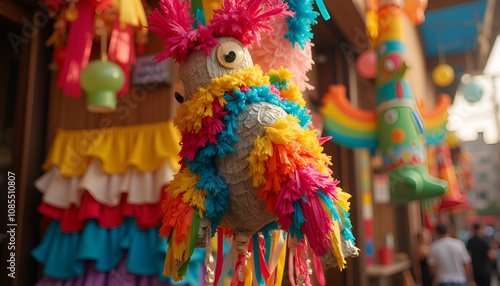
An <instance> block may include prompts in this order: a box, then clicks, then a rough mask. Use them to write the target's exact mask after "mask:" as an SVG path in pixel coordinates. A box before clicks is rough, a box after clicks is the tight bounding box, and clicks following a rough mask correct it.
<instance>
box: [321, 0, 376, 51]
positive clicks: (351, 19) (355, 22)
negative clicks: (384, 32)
mask: <svg viewBox="0 0 500 286" xmlns="http://www.w3.org/2000/svg"><path fill="white" fill-rule="evenodd" d="M325 5H326V7H327V9H328V11H329V12H330V15H331V17H332V19H330V20H329V21H328V22H330V21H332V22H334V23H335V24H336V25H337V26H338V27H339V29H340V31H341V32H342V35H343V36H344V38H345V39H346V41H347V42H348V44H349V45H351V46H352V48H353V49H354V50H356V51H358V52H361V51H364V50H366V49H367V48H368V47H369V43H368V37H367V36H366V34H365V31H366V25H365V21H364V17H365V16H364V13H362V12H361V11H360V10H359V9H358V8H357V7H356V5H355V4H354V1H325ZM328 22H327V23H328Z"/></svg>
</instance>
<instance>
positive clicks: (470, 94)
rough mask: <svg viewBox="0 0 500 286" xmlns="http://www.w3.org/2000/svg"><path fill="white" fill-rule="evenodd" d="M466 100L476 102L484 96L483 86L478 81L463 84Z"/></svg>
mask: <svg viewBox="0 0 500 286" xmlns="http://www.w3.org/2000/svg"><path fill="white" fill-rule="evenodd" d="M462 93H463V94H464V98H465V100H467V101H468V102H470V103H476V102H478V101H479V100H480V99H481V98H482V97H483V88H482V87H481V86H480V85H479V84H477V83H473V82H471V83H468V84H465V85H463V86H462Z"/></svg>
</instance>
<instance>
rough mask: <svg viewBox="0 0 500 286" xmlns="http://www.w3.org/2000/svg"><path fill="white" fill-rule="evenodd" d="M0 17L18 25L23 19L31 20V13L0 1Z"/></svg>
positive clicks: (13, 3)
mask: <svg viewBox="0 0 500 286" xmlns="http://www.w3.org/2000/svg"><path fill="white" fill-rule="evenodd" d="M0 16H1V17H4V18H6V19H7V20H9V21H12V22H14V23H16V24H19V25H22V24H24V22H23V21H22V19H23V18H26V19H29V20H31V13H30V12H29V11H28V10H26V9H24V8H23V7H21V6H19V5H18V4H17V3H15V2H12V1H0Z"/></svg>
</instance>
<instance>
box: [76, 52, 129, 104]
mask: <svg viewBox="0 0 500 286" xmlns="http://www.w3.org/2000/svg"><path fill="white" fill-rule="evenodd" d="M124 83H125V75H124V74H123V70H122V69H121V67H120V66H119V65H117V64H115V63H112V62H108V61H102V60H93V61H91V62H90V63H89V64H88V65H87V67H86V68H85V69H84V70H83V71H82V73H81V76H80V84H81V86H82V88H83V90H84V91H85V92H86V93H87V110H88V111H89V112H96V113H106V112H112V111H114V110H115V109H116V93H117V92H118V91H119V90H121V89H122V87H123V84H124Z"/></svg>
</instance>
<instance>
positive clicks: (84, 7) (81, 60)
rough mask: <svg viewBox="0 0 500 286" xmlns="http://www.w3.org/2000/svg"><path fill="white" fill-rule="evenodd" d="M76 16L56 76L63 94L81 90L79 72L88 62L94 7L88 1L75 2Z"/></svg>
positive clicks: (78, 92) (77, 93) (75, 93)
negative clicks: (63, 58) (64, 54)
mask: <svg viewBox="0 0 500 286" xmlns="http://www.w3.org/2000/svg"><path fill="white" fill-rule="evenodd" d="M75 7H76V9H77V10H78V18H76V20H75V21H74V22H73V23H72V24H71V26H70V27H69V33H68V43H67V46H66V59H65V60H64V64H63V67H62V69H61V70H60V72H59V76H58V78H57V87H59V88H62V89H63V93H64V94H65V95H72V96H74V97H79V96H80V92H81V87H80V74H81V72H82V70H83V69H84V68H85V67H86V66H87V64H88V63H89V57H90V52H91V51H92V41H93V39H94V36H93V33H92V27H93V23H94V7H93V6H92V5H91V3H90V1H85V0H82V1H78V2H77V3H76V6H75Z"/></svg>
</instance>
